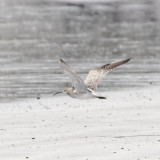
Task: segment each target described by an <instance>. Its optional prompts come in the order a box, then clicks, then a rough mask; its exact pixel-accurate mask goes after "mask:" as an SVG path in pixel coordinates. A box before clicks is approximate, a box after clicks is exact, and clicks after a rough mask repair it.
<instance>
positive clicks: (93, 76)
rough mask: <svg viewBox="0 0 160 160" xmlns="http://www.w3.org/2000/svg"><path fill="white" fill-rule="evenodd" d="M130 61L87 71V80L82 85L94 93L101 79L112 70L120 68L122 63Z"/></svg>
mask: <svg viewBox="0 0 160 160" xmlns="http://www.w3.org/2000/svg"><path fill="white" fill-rule="evenodd" d="M129 60H130V59H125V60H121V61H118V62H113V63H111V64H106V65H103V66H101V67H98V68H95V69H92V70H90V71H89V73H88V76H87V78H86V79H85V81H84V83H85V85H86V87H87V88H90V89H92V90H93V91H95V90H96V89H97V86H98V84H99V82H100V81H101V79H102V78H103V77H104V76H105V75H106V74H107V73H108V72H109V71H110V70H112V69H114V68H116V67H117V66H120V65H122V64H124V63H127V62H128V61H129Z"/></svg>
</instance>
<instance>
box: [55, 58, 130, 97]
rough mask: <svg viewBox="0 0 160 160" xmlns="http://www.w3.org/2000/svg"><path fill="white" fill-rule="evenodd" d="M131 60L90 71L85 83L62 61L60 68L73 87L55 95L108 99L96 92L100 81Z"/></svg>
mask: <svg viewBox="0 0 160 160" xmlns="http://www.w3.org/2000/svg"><path fill="white" fill-rule="evenodd" d="M129 60H130V59H125V60H121V61H118V62H113V63H111V64H105V65H103V66H100V67H97V68H95V69H92V70H90V71H89V73H88V76H87V78H86V79H85V81H83V80H82V79H81V78H80V76H78V74H77V73H76V72H75V71H73V70H72V69H71V68H70V66H69V65H68V64H67V63H66V62H65V61H63V60H62V59H60V61H59V65H60V68H61V69H62V70H63V72H64V73H66V75H67V76H68V77H69V78H70V79H71V81H72V87H71V88H66V89H64V90H63V91H61V92H57V93H55V94H54V95H56V94H58V93H66V94H67V95H69V96H70V97H72V98H78V99H90V98H99V99H106V97H104V96H102V95H100V94H98V93H97V92H95V91H96V89H97V86H98V84H99V82H100V80H101V79H102V78H103V77H104V76H105V75H106V74H107V73H108V72H109V71H110V70H112V69H114V68H116V67H117V66H120V65H122V64H124V63H126V62H128V61H129ZM54 95H53V96H54Z"/></svg>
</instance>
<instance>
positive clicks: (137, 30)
mask: <svg viewBox="0 0 160 160" xmlns="http://www.w3.org/2000/svg"><path fill="white" fill-rule="evenodd" d="M159 6H160V2H159V1H158V0H157V1H156V0H155V1H153V0H147V1H143V0H142V1H131V0H128V1H127V0H125V1H115V0H114V1H98V0H97V1H94V2H93V1H92V2H89V1H86V2H81V3H78V1H71V2H67V1H53V0H46V1H42V0H34V1H33V0H27V1H25V0H14V1H12V0H1V4H0V8H1V9H0V64H1V67H0V98H1V99H2V100H4V99H7V100H8V99H16V98H27V97H37V96H38V95H40V94H48V93H49V92H51V91H53V92H54V91H58V90H62V89H63V88H65V87H68V86H70V83H69V80H68V79H67V78H66V76H65V75H64V74H63V73H62V72H61V70H60V69H59V66H58V61H59V58H62V59H64V60H66V61H67V62H68V63H69V64H70V66H72V68H74V69H75V70H76V71H77V72H78V73H79V74H80V76H81V77H82V78H85V77H86V75H87V73H88V71H89V70H90V69H92V68H94V67H96V66H99V65H103V64H105V63H109V62H112V61H116V60H121V59H125V58H132V61H131V62H129V63H127V64H125V65H124V66H121V67H119V68H118V69H117V70H114V71H112V73H110V74H108V75H107V76H108V77H106V78H105V79H104V80H103V82H102V83H101V84H100V87H99V91H101V90H106V91H109V90H115V91H116V90H120V89H121V90H122V89H131V88H143V87H148V86H151V85H152V86H159V84H160V27H159V25H160V23H159V15H160V13H159Z"/></svg>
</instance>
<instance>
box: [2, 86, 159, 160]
mask: <svg viewBox="0 0 160 160" xmlns="http://www.w3.org/2000/svg"><path fill="white" fill-rule="evenodd" d="M159 93H160V88H157V87H154V88H153V87H152V88H151V87H149V88H144V89H135V90H129V91H117V92H104V93H103V95H106V96H107V97H108V99H107V100H99V99H92V100H77V99H72V98H70V97H67V96H65V95H64V96H58V97H49V98H41V99H40V100H37V99H25V100H21V101H14V102H8V103H3V104H0V126H1V127H0V159H3V160H23V159H31V160H44V159H45V160H54V159H63V160H72V159H73V160H75V159H76V160H106V159H110V160H117V159H123V160H142V159H148V160H157V159H160V152H159V148H160V127H159V126H160V107H159V105H160V99H159Z"/></svg>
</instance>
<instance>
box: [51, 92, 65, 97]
mask: <svg viewBox="0 0 160 160" xmlns="http://www.w3.org/2000/svg"><path fill="white" fill-rule="evenodd" d="M59 93H63V91H61V92H56V93H54V95H53V96H55V95H56V94H59Z"/></svg>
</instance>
